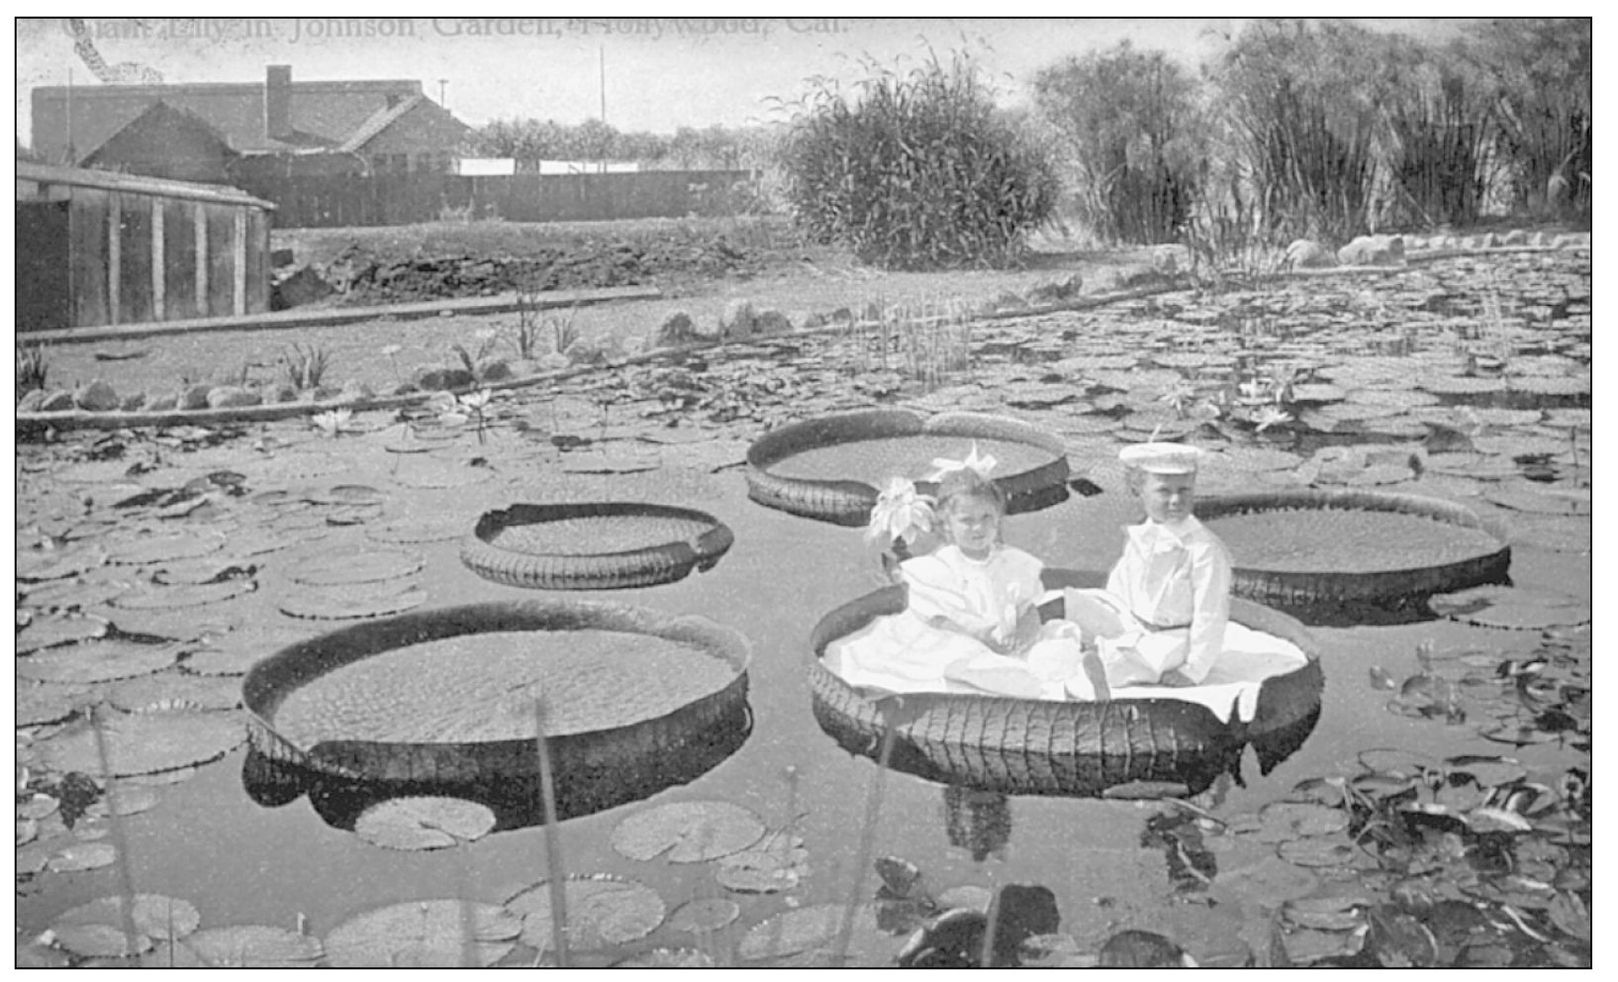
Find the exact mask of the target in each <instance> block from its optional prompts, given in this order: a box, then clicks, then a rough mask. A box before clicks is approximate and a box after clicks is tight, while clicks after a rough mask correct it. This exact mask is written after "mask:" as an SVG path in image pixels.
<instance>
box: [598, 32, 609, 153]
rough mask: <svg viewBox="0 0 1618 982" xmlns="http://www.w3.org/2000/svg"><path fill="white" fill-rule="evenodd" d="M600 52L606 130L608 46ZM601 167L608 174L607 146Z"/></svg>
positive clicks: (602, 47) (602, 113) (603, 124)
mask: <svg viewBox="0 0 1618 982" xmlns="http://www.w3.org/2000/svg"><path fill="white" fill-rule="evenodd" d="M598 50H599V51H600V52H601V125H602V127H603V130H604V129H605V127H606V125H607V46H606V45H605V44H603V45H601V46H600V48H599V49H598ZM599 166H600V168H601V173H603V174H605V173H606V172H607V148H606V146H602V148H601V162H600V165H599Z"/></svg>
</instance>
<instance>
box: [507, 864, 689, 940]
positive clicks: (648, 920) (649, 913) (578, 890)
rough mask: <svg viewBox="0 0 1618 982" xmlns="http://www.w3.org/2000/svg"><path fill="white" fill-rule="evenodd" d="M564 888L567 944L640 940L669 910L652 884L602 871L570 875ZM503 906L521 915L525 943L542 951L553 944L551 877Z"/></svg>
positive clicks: (650, 931) (660, 921)
mask: <svg viewBox="0 0 1618 982" xmlns="http://www.w3.org/2000/svg"><path fill="white" fill-rule="evenodd" d="M562 890H563V897H564V899H565V901H566V903H567V944H568V947H569V948H585V949H589V948H610V947H612V946H614V945H620V944H624V943H626V942H630V941H638V940H639V939H641V938H644V937H645V936H646V935H648V934H651V933H652V932H653V931H655V930H656V929H657V926H658V925H659V924H662V923H663V915H664V914H665V913H666V911H667V908H666V907H664V905H663V898H661V897H659V896H658V895H657V891H655V890H653V889H652V888H651V887H649V886H646V885H645V884H644V883H637V882H635V881H634V880H626V879H621V878H619V877H616V876H608V875H606V874H603V873H597V874H594V875H590V876H569V877H567V878H566V879H565V880H564V881H563V883H562ZM505 909H506V910H507V911H508V912H510V913H512V914H514V915H516V916H518V917H521V918H522V919H523V927H522V941H523V942H524V943H525V944H530V945H533V946H534V947H536V948H538V949H540V950H541V951H544V950H546V949H548V948H552V947H555V943H554V939H553V937H552V926H553V921H552V910H551V892H550V882H549V881H546V880H541V881H539V882H538V883H536V884H534V885H533V886H530V887H527V888H526V889H524V890H523V891H522V892H520V893H518V894H517V895H516V896H514V897H512V898H511V899H510V900H508V901H506V907H505Z"/></svg>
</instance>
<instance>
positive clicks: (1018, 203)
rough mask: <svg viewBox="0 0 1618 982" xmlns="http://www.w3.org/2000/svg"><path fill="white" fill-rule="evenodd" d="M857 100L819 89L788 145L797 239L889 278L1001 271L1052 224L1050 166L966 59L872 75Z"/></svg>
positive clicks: (827, 87)
mask: <svg viewBox="0 0 1618 982" xmlns="http://www.w3.org/2000/svg"><path fill="white" fill-rule="evenodd" d="M867 68H868V69H869V71H870V74H869V75H868V77H867V78H865V79H864V80H863V81H862V82H860V83H859V84H858V86H857V89H858V94H857V95H856V96H854V97H850V96H849V95H846V94H844V93H843V92H842V91H841V90H840V89H839V88H838V87H837V85H836V83H835V82H832V81H829V80H825V79H819V80H813V83H814V85H815V88H814V90H813V92H812V93H811V94H810V95H809V96H807V97H806V98H805V100H804V101H803V104H802V105H801V107H800V109H799V110H798V112H797V113H796V115H795V116H794V118H793V120H792V124H791V127H790V129H789V131H788V134H787V137H786V139H785V140H784V143H783V154H782V167H783V169H784V171H785V174H786V195H787V199H788V201H789V202H790V205H791V207H792V210H793V213H794V215H795V217H796V220H797V222H798V223H799V225H800V227H802V228H803V229H805V230H806V231H807V232H808V233H809V235H811V236H812V237H813V238H814V239H815V240H817V241H819V242H822V243H834V242H835V243H840V244H843V245H846V246H848V247H849V248H850V249H851V250H852V251H853V252H854V255H855V256H856V257H857V258H858V259H859V260H860V261H861V262H864V263H868V264H870V265H874V266H879V267H883V268H889V269H943V268H956V267H965V266H999V265H1006V264H1008V263H1011V262H1014V261H1016V260H1017V259H1018V258H1019V257H1020V255H1021V253H1022V251H1023V250H1024V248H1025V247H1026V236H1027V234H1028V233H1029V232H1031V231H1033V230H1035V229H1037V228H1038V227H1040V226H1041V225H1043V224H1045V223H1046V222H1048V221H1049V220H1050V219H1051V217H1052V215H1053V214H1054V212H1055V206H1056V198H1057V192H1058V184H1057V179H1056V172H1055V169H1054V167H1053V165H1052V163H1051V161H1050V159H1049V158H1048V157H1047V156H1046V155H1045V154H1044V153H1043V152H1041V151H1040V150H1039V149H1038V148H1036V147H1035V146H1034V145H1033V143H1032V142H1031V141H1029V140H1028V139H1026V138H1025V137H1023V136H1022V134H1021V133H1020V132H1019V131H1018V130H1017V129H1016V128H1015V127H1014V126H1013V125H1012V123H1011V121H1010V120H1009V119H1008V118H1007V117H1006V116H1004V115H1003V114H1001V113H1000V112H999V111H998V110H996V108H995V106H994V101H993V98H992V95H991V93H990V91H989V89H988V87H987V86H986V85H985V84H984V83H983V82H982V81H981V80H980V78H979V75H978V72H977V69H976V66H975V65H974V64H973V63H972V61H971V60H970V58H969V57H967V56H966V55H964V54H962V53H959V52H957V53H956V54H955V55H954V56H953V57H952V58H951V60H950V61H949V63H948V64H945V63H943V62H940V61H939V60H938V58H937V56H936V55H933V54H932V53H931V52H929V57H928V59H927V60H926V61H925V62H924V63H923V64H921V65H920V66H919V67H917V68H915V69H913V70H911V71H909V72H908V73H906V74H903V75H901V74H898V73H896V72H894V71H891V70H888V69H885V68H882V67H880V66H878V65H875V64H874V63H869V62H868V63H867Z"/></svg>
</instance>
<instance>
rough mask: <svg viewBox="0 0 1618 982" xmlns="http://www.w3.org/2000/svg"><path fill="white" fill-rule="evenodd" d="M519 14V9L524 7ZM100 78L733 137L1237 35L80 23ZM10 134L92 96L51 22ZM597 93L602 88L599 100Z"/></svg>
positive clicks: (28, 52)
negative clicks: (846, 92)
mask: <svg viewBox="0 0 1618 982" xmlns="http://www.w3.org/2000/svg"><path fill="white" fill-rule="evenodd" d="M530 9H532V8H530ZM86 22H87V24H88V25H89V29H90V32H91V35H92V39H93V43H94V45H95V47H96V49H97V50H98V51H99V52H100V55H101V57H102V58H103V59H104V60H105V61H106V62H107V63H109V64H113V65H120V64H128V65H141V66H145V67H146V68H149V69H153V70H155V71H157V72H159V73H161V74H162V76H163V79H164V81H165V82H172V83H179V82H262V81H263V79H264V66H265V65H269V64H286V65H291V66H292V77H293V79H294V81H297V80H304V81H313V80H326V79H359V78H406V79H417V80H419V81H421V83H422V86H423V91H424V92H426V93H427V95H428V96H430V97H432V98H434V99H440V95H442V99H441V101H442V102H444V103H445V104H446V105H447V106H448V107H449V109H450V110H451V111H452V112H454V113H455V114H456V115H457V116H459V117H460V118H461V119H462V120H464V121H466V122H467V123H470V124H472V125H474V126H476V125H481V124H483V123H487V122H489V121H491V120H494V119H512V118H535V119H555V120H557V121H559V122H562V123H578V122H582V121H584V120H585V119H590V118H598V117H600V116H601V115H602V103H603V93H604V96H605V118H606V120H607V122H609V123H610V124H612V125H613V126H615V127H617V128H618V129H619V130H623V131H640V130H649V131H653V132H658V133H672V132H673V131H674V130H675V129H676V128H678V127H681V126H694V127H699V128H700V127H705V126H709V125H712V124H716V123H717V124H720V125H724V126H740V125H745V124H749V123H759V122H768V121H770V120H771V119H773V118H780V116H781V110H780V109H779V107H778V104H776V103H774V102H772V101H771V97H774V98H775V99H781V100H787V101H790V100H793V99H795V98H797V97H799V96H801V95H802V94H803V93H804V92H805V91H806V85H805V79H806V78H808V77H810V76H815V75H822V76H830V77H833V78H837V79H839V80H841V81H842V82H844V83H849V82H852V81H854V80H856V79H858V78H860V77H862V76H863V75H864V74H865V72H864V71H863V70H862V69H861V67H860V63H861V59H862V58H865V57H869V58H873V59H875V60H876V61H878V62H879V63H881V64H883V65H885V66H888V67H895V66H897V67H901V68H902V67H904V65H905V64H906V62H905V61H904V60H903V59H906V58H908V59H917V58H922V57H925V55H926V51H927V46H928V45H931V46H932V48H933V49H934V50H936V51H938V52H939V53H940V54H947V52H949V51H950V50H952V49H957V48H967V49H969V50H971V51H972V52H973V53H974V55H975V56H976V57H977V58H978V61H979V63H980V64H981V65H982V67H983V68H984V69H985V70H986V72H987V73H989V74H990V75H991V76H992V78H993V79H994V81H995V83H996V85H997V87H998V88H999V90H1000V91H1001V93H1002V96H1003V98H1002V101H1004V102H1005V103H1007V104H1016V103H1018V102H1021V101H1024V100H1026V98H1027V93H1028V87H1029V83H1030V80H1031V79H1032V77H1033V75H1034V73H1035V72H1037V71H1038V70H1039V69H1040V68H1043V67H1045V66H1047V65H1050V64H1053V63H1055V62H1057V61H1059V60H1060V59H1062V58H1064V57H1066V56H1069V55H1075V54H1083V53H1084V52H1086V51H1091V50H1095V49H1097V48H1106V47H1110V46H1112V45H1114V44H1116V43H1117V42H1118V41H1120V40H1123V39H1125V38H1127V39H1130V40H1131V41H1132V42H1133V43H1134V44H1135V45H1136V47H1139V48H1157V49H1161V50H1164V51H1166V52H1169V53H1170V54H1171V55H1173V56H1174V57H1176V58H1177V59H1179V60H1181V61H1183V62H1185V63H1186V64H1188V65H1194V64H1196V63H1197V62H1198V61H1200V60H1202V59H1203V58H1206V57H1208V56H1211V55H1214V54H1216V53H1217V52H1218V51H1219V50H1220V49H1221V47H1222V45H1223V44H1224V43H1225V40H1226V38H1228V37H1229V36H1230V35H1231V34H1233V33H1234V32H1235V31H1237V30H1239V29H1240V27H1241V23H1242V22H1241V21H1240V20H1238V19H1230V18H1225V19H1197V18H1158V19H1117V18H1092V19H1067V20H1064V19H1034V18H1022V19H985V18H930V19H916V18H869V19H858V18H841V19H839V18H753V17H710V18H696V17H692V18H685V17H680V18H676V17H661V18H620V19H578V18H564V17H531V18H514V17H513V18H494V19H490V18H483V19H474V18H459V17H439V18H429V17H381V16H372V17H358V18H348V19H343V20H336V19H328V18H311V17H299V18H281V19H270V18H259V19H244V18H167V19H165V18H141V19H132V18H86ZM1366 23H1367V24H1368V25H1370V26H1372V27H1376V28H1379V29H1396V30H1401V31H1404V32H1406V33H1416V34H1423V33H1427V34H1440V35H1441V34H1445V33H1449V32H1453V31H1454V30H1455V29H1456V22H1455V21H1443V20H1433V19H1429V20H1414V19H1412V20H1401V21H1392V20H1386V19H1383V20H1369V21H1367V22H1366ZM16 25H17V45H16V71H17V90H16V95H17V134H18V137H19V139H20V140H21V141H22V143H23V144H24V145H25V146H26V145H29V144H31V142H32V140H31V134H30V129H29V127H30V125H31V123H30V112H29V91H30V89H32V88H33V87H34V86H36V85H65V84H68V83H69V76H70V73H71V81H72V84H74V85H94V84H99V83H97V82H96V81H95V77H94V76H93V75H92V74H91V71H90V69H89V67H88V66H87V64H86V62H85V61H84V60H83V59H82V58H81V56H80V55H79V54H78V53H77V52H76V51H75V47H74V40H73V37H72V36H71V35H70V34H69V32H68V30H67V27H66V24H65V22H64V21H63V20H62V19H59V18H19V19H17V21H16ZM603 78H604V79H605V85H604V86H603Z"/></svg>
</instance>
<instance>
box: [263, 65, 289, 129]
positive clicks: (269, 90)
mask: <svg viewBox="0 0 1618 982" xmlns="http://www.w3.org/2000/svg"><path fill="white" fill-rule="evenodd" d="M264 137H265V139H268V140H289V139H291V138H292V66H291V65H267V66H265V69H264Z"/></svg>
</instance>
